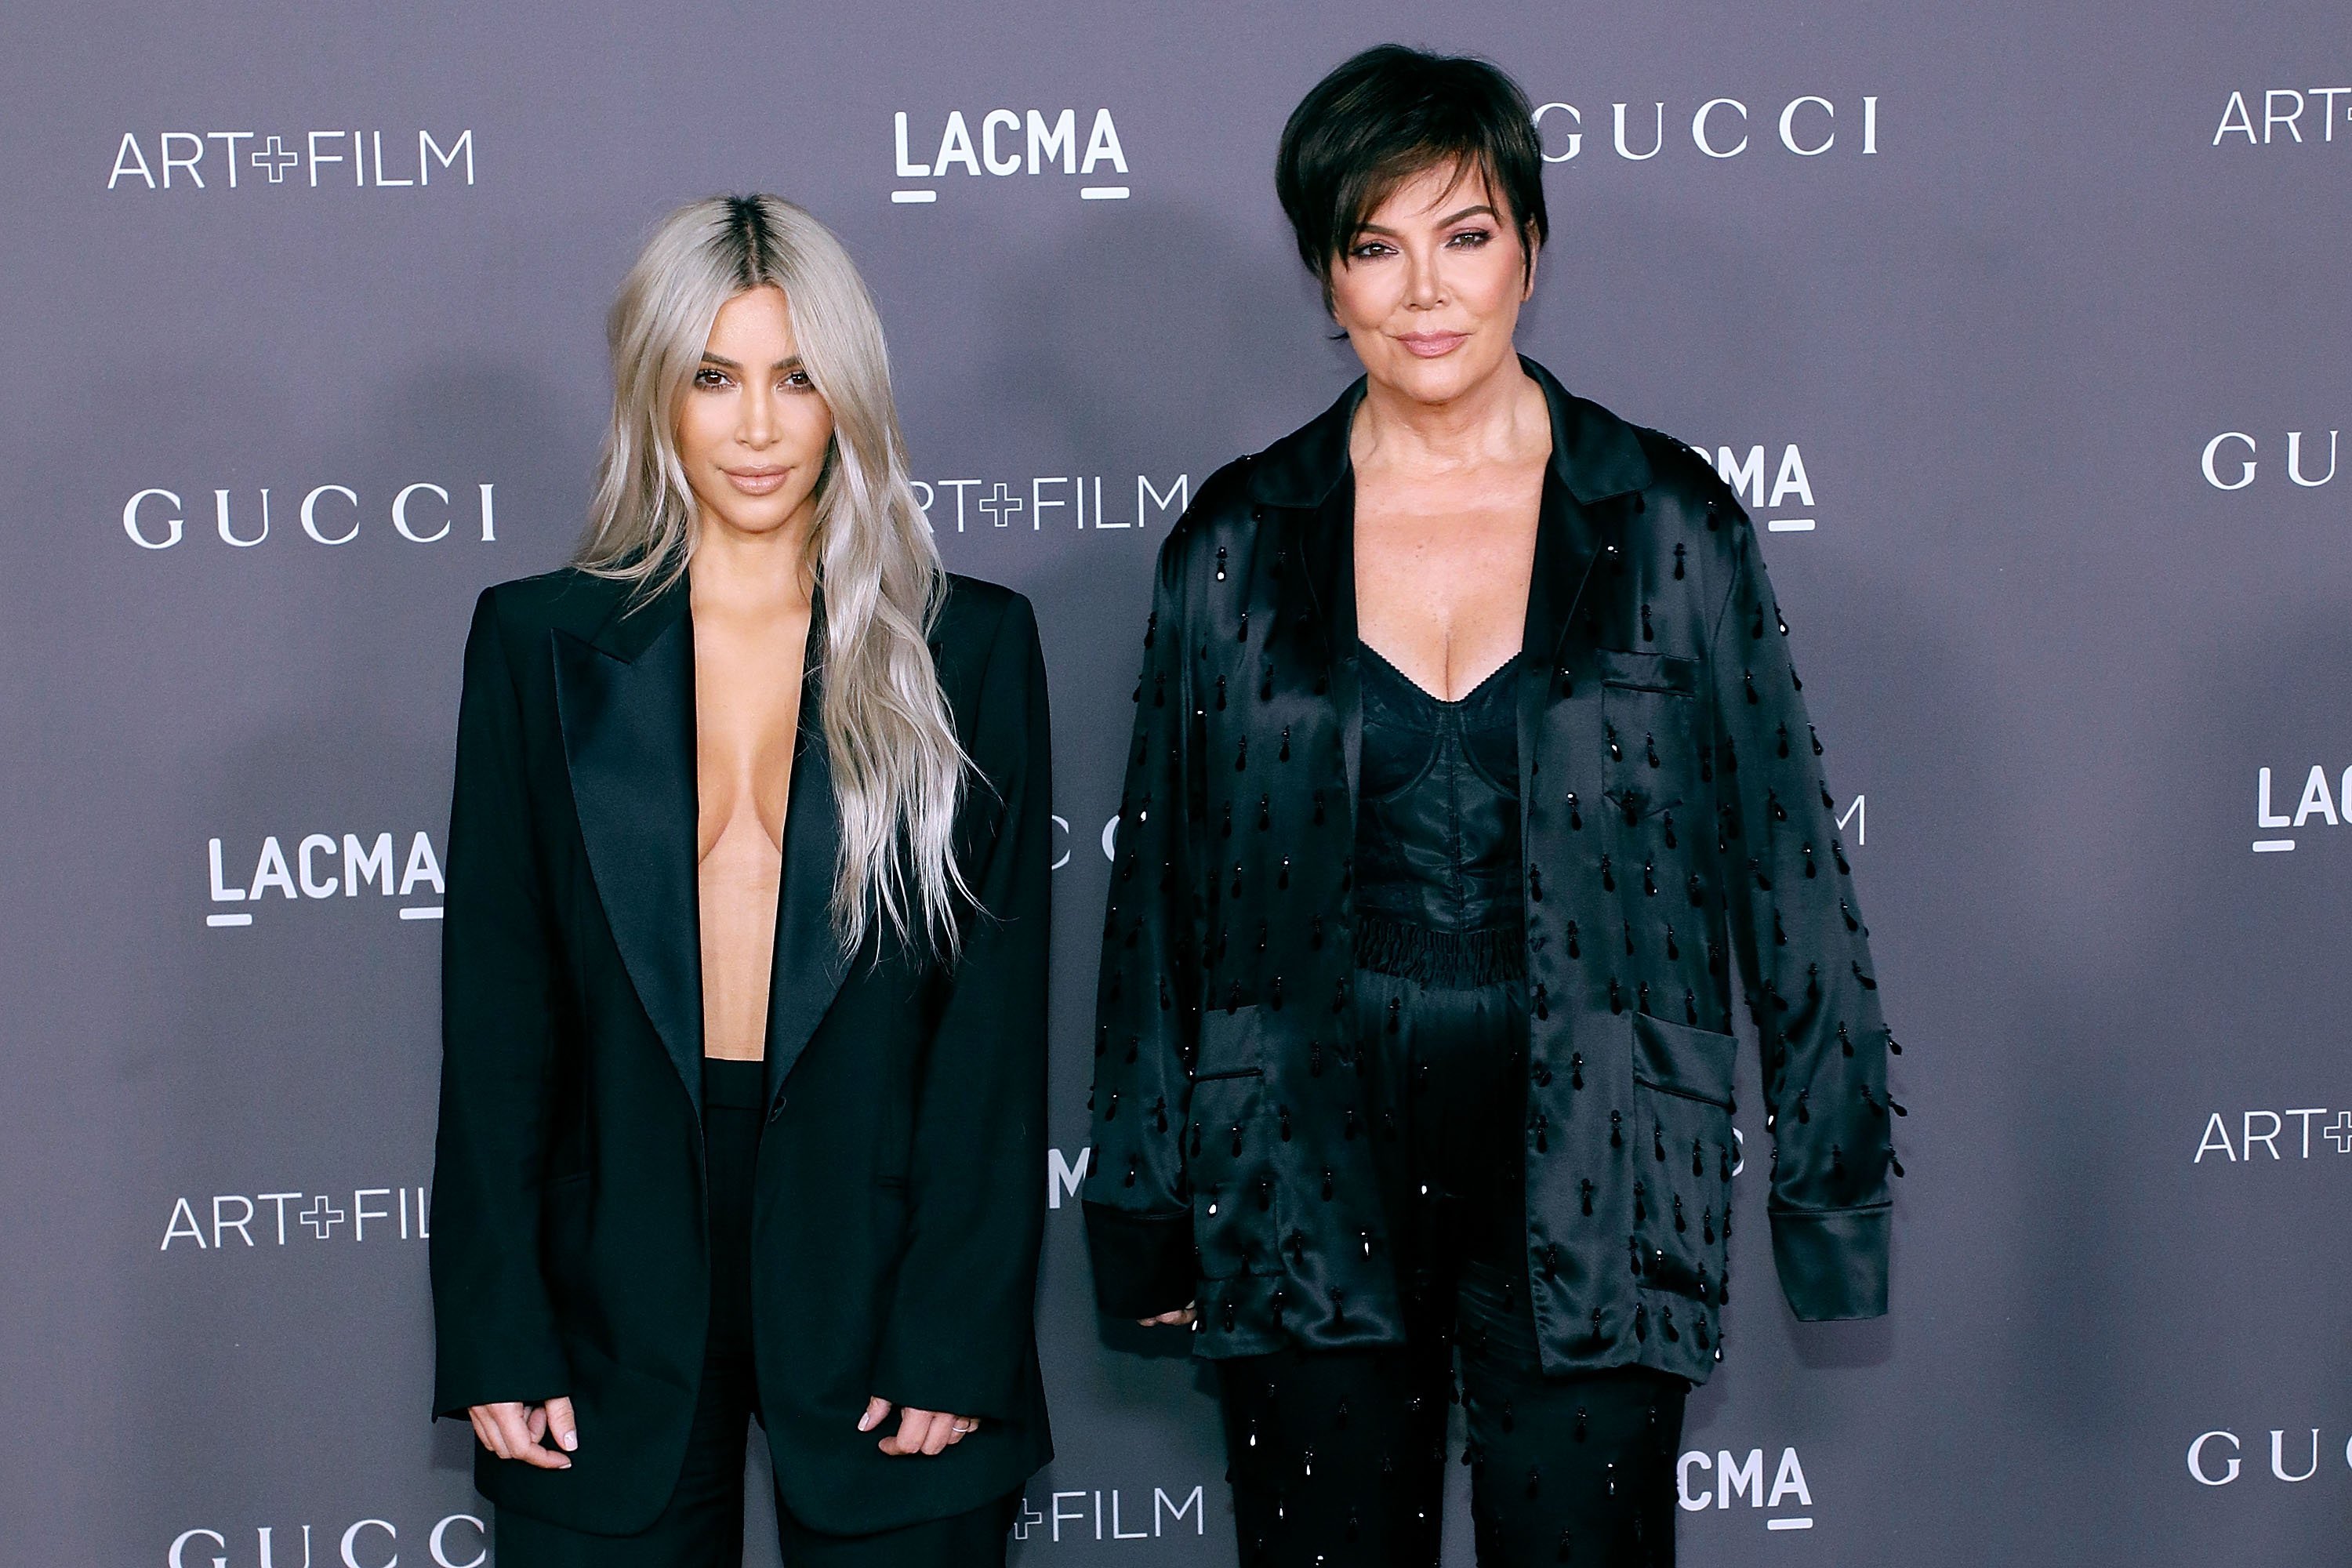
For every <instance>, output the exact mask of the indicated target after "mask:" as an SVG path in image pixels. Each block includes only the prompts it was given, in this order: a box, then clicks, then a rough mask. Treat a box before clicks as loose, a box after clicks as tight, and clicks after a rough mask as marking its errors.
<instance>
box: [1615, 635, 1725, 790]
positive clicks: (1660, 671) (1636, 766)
mask: <svg viewBox="0 0 2352 1568" xmlns="http://www.w3.org/2000/svg"><path fill="white" fill-rule="evenodd" d="M1594 651H1595V655H1596V657H1597V658H1599V660H1600V664H1601V725H1602V729H1603V739H1604V740H1605V741H1606V742H1607V745H1608V749H1609V760H1608V772H1607V779H1608V784H1607V788H1606V790H1605V791H1604V793H1605V794H1606V795H1607V796H1608V799H1609V803H1610V805H1612V807H1614V808H1615V809H1616V810H1617V811H1619V812H1621V813H1622V814H1623V815H1624V817H1625V820H1626V822H1627V823H1628V824H1633V823H1638V822H1640V821H1641V820H1642V819H1643V818H1644V817H1647V816H1654V815H1656V814H1657V813H1659V812H1662V811H1665V810H1668V809H1671V808H1672V807H1674V806H1676V805H1681V804H1682V800H1683V795H1684V792H1685V788H1686V787H1687V783H1688V780H1689V778H1690V777H1691V775H1692V774H1693V773H1695V771H1696V761H1697V756H1698V750H1697V746H1698V736H1699V733H1700V731H1699V727H1698V725H1699V721H1698V714H1699V707H1700V705H1699V701H1698V684H1699V663H1698V661H1697V660H1696V659H1691V658H1676V657H1675V656H1674V655H1672V654H1664V653H1632V652H1628V651H1626V650H1624V649H1622V648H1611V647H1604V648H1598V649H1596V650H1594Z"/></svg>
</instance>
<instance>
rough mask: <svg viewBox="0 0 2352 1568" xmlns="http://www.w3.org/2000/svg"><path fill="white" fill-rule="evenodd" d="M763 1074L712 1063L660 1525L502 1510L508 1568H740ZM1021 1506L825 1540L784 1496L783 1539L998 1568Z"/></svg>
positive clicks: (938, 1565)
mask: <svg viewBox="0 0 2352 1568" xmlns="http://www.w3.org/2000/svg"><path fill="white" fill-rule="evenodd" d="M761 1076H762V1075H761V1064H760V1063H758V1062H732V1061H719V1060H716V1059H710V1060H706V1061H705V1062H704V1063H703V1078H702V1085H703V1108H704V1110H703V1150H704V1159H705V1165H706V1169H707V1172H708V1174H709V1193H710V1337H709V1349H708V1351H707V1352H705V1354H704V1357H703V1364H702V1389H701V1393H700V1394H699V1396H698V1399H697V1400H696V1403H695V1407H694V1425H693V1426H692V1427H691V1428H690V1429H689V1430H688V1435H687V1439H686V1463H685V1465H684V1466H683V1467H682V1468H681V1469H680V1471H679V1474H678V1478H677V1489H676V1490H675V1491H673V1492H672V1493H671V1494H670V1500H669V1502H668V1504H667V1506H665V1507H664V1508H663V1510H662V1512H661V1517H660V1518H659V1519H657V1520H656V1521H654V1523H653V1526H652V1528H651V1529H649V1530H646V1531H641V1532H640V1533H638V1534H635V1535H625V1536H614V1535H589V1534H586V1533H584V1532H583V1531H575V1530H566V1529H564V1528H563V1527H562V1526H561V1525H554V1524H549V1523H547V1522H546V1521H542V1520H536V1519H530V1518H527V1517H525V1516H523V1515H521V1514H518V1513H514V1512H511V1511H510V1510H505V1509H500V1510H499V1514H498V1534H497V1546H498V1563H499V1568H742V1563H743V1472H744V1469H745V1463H744V1457H745V1456H744V1445H745V1442H746V1440H747V1438H748V1436H749V1435H750V1430H751V1421H752V1420H753V1419H754V1418H756V1417H757V1416H758V1415H759V1413H760V1407H759V1397H760V1396H759V1385H758V1383H757V1382H756V1380H755V1378H754V1375H753V1365H752V1357H751V1174H752V1171H753V1169H754V1167H755V1165H756V1163H757V1161H758V1158H759V1152H760V1131H761V1127H762V1126H763V1125H764V1119H763V1118H762V1116H761V1110H760V1102H761ZM905 1462H906V1463H907V1464H909V1465H919V1464H921V1463H923V1461H922V1460H921V1459H919V1458H910V1459H908V1460H906V1461H905ZM1015 1501H1016V1500H1014V1499H1012V1498H1008V1499H1006V1500H1004V1501H1003V1502H999V1503H991V1504H988V1505H987V1506H985V1507H983V1508H979V1509H975V1510H972V1511H971V1512H970V1513H965V1514H959V1515H957V1516H955V1517H954V1518H951V1519H942V1520H935V1521H931V1522H929V1523H927V1524H916V1525H909V1526H908V1527H906V1528H905V1529H903V1530H888V1531H882V1532H881V1533H879V1534H877V1535H821V1534H819V1533H817V1532H816V1531H813V1530H810V1529H809V1528H808V1527H807V1526H805V1525H803V1524H802V1523H801V1522H800V1521H798V1520H796V1519H794V1518H793V1515H792V1510H790V1509H788V1508H786V1507H785V1506H784V1500H783V1498H782V1495H781V1494H779V1495H778V1497H777V1498H776V1533H777V1538H778V1544H779V1545H780V1547H781V1548H782V1552H783V1560H784V1563H785V1564H786V1568H970V1565H978V1568H991V1565H996V1568H1001V1565H1002V1564H1003V1562H1004V1550H1005V1547H1004V1540H1005V1531H1006V1530H1007V1529H1009V1528H1010V1527H1011V1524H1012V1521H1013V1509H1014V1505H1015Z"/></svg>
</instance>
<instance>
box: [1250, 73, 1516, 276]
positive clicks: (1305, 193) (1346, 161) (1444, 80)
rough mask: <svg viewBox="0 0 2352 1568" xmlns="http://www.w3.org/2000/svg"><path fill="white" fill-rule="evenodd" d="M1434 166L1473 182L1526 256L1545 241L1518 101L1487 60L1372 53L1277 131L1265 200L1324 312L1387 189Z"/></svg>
mask: <svg viewBox="0 0 2352 1568" xmlns="http://www.w3.org/2000/svg"><path fill="white" fill-rule="evenodd" d="M1434 168H1453V169H1456V170H1458V171H1460V172H1461V173H1462V174H1465V175H1471V174H1478V175H1484V176H1485V178H1486V184H1487V185H1488V187H1489V188H1490V189H1491V190H1492V191H1493V193H1494V195H1496V198H1497V199H1499V200H1500V201H1501V203H1502V204H1503V205H1504V206H1505V207H1507V209H1508V211H1507V213H1506V214H1505V216H1506V217H1507V220H1508V221H1509V222H1510V223H1511V224H1512V226H1514V227H1516V228H1517V230H1518V236H1519V244H1520V247H1521V248H1522V249H1523V250H1525V251H1526V252H1527V253H1528V265H1529V266H1530V267H1532V266H1533V264H1534V253H1535V250H1536V248H1537V247H1538V246H1540V245H1541V244H1542V243H1543V241H1544V239H1545V237H1547V236H1548V235H1549V233H1550V223H1549V219H1548V218H1547V217H1546V216H1545V214H1544V195H1543V145H1542V143H1541V142H1538V140H1537V138H1536V124H1535V111H1534V110H1533V109H1532V108H1530V107H1529V105H1528V95H1527V94H1526V93H1524V92H1521V91H1520V90H1519V86H1518V84H1517V82H1515V81H1513V80H1512V79H1510V78H1509V77H1507V76H1505V75H1504V74H1503V73H1502V71H1501V69H1499V68H1497V67H1496V66H1494V65H1493V64H1491V63H1489V62H1488V61H1486V60H1482V59H1475V58H1469V57H1466V56H1459V55H1433V54H1428V53H1425V52H1423V51H1422V50H1420V49H1410V48H1407V47H1404V46H1403V45H1402V44H1381V45H1380V46H1378V47H1374V48H1369V49H1366V50H1365V51H1364V52H1363V53H1362V54H1360V55H1357V56H1356V57H1354V58H1351V59H1349V60H1347V61H1345V62H1344V63H1342V64H1341V65H1340V66H1339V68H1337V69H1335V70H1333V71H1332V72H1331V74H1330V75H1328V76H1327V77H1325V78H1324V79H1322V80H1321V81H1318V82H1317V83H1316V84H1315V86H1314V87H1313V89H1310V90H1309V91H1308V92H1307V96H1306V97H1305V98H1303V99H1301V100H1299V102H1298V107H1297V109H1294V110H1291V111H1290V120H1289V122H1288V123H1287V124H1286V125H1284V126H1283V128H1282V148H1281V151H1280V152H1279V153H1276V157H1275V164H1274V189H1275V194H1276V195H1277V196H1279V197H1280V198H1281V200H1282V210H1283V212H1284V214H1285V215H1286V216H1288V218H1289V219H1290V227H1291V232H1292V233H1293V234H1294V235H1296V236H1297V239H1298V258H1299V259H1300V260H1302V261H1304V262H1306V263H1307V270H1308V271H1310V272H1312V273H1314V274H1315V276H1316V278H1317V279H1318V281H1320V282H1321V283H1322V285H1323V302H1324V304H1325V305H1326V306H1328V305H1329V304H1330V302H1331V268H1332V267H1333V266H1334V265H1335V264H1336V263H1337V262H1339V259H1340V258H1341V256H1342V254H1343V253H1344V252H1345V251H1346V249H1347V247H1349V245H1350V244H1352V243H1354V241H1355V237H1356V235H1357V234H1358V232H1359V231H1360V230H1361V229H1362V227H1363V226H1364V224H1365V223H1366V222H1367V221H1368V220H1369V219H1370V216H1371V215H1372V213H1373V211H1374V210H1375V209H1377V208H1378V207H1379V206H1380V205H1381V203H1382V202H1384V201H1386V200H1387V199H1388V197H1389V195H1390V194H1391V192H1393V191H1394V190H1395V189H1396V188H1397V186H1399V185H1401V184H1403V183H1404V182H1406V181H1407V180H1410V179H1412V178H1413V177H1414V176H1415V175H1417V174H1423V173H1424V172H1425V171H1427V170H1430V169H1434Z"/></svg>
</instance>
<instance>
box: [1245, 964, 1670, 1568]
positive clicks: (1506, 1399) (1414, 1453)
mask: <svg viewBox="0 0 2352 1568" xmlns="http://www.w3.org/2000/svg"><path fill="white" fill-rule="evenodd" d="M1356 983H1357V984H1356V990H1357V997H1358V1012H1359V1016H1360V1018H1361V1020H1362V1034H1361V1041H1362V1044H1363V1045H1364V1047H1366V1048H1368V1049H1369V1050H1370V1051H1371V1052H1372V1053H1373V1054H1372V1058H1371V1061H1372V1063H1373V1064H1376V1068H1377V1072H1378V1074H1379V1077H1380V1079H1381V1094H1382V1098H1383V1100H1385V1101H1386V1102H1387V1104H1388V1105H1389V1107H1390V1108H1391V1110H1393V1111H1394V1113H1395V1114H1396V1116H1397V1118H1398V1122H1399V1136H1398V1139H1397V1152H1396V1153H1395V1154H1394V1155H1393V1156H1391V1158H1390V1160H1389V1161H1388V1167H1389V1168H1388V1169H1387V1170H1386V1171H1385V1172H1384V1173H1383V1174H1384V1178H1385V1181H1384V1187H1385V1191H1386V1194H1387V1204H1388V1207H1389V1216H1390V1220H1391V1225H1390V1234H1391V1238H1392V1240H1393V1242H1394V1244H1395V1246H1396V1247H1397V1248H1398V1268H1399V1278H1400V1281H1401V1283H1402V1287H1403V1290H1404V1294H1405V1313H1406V1342H1405V1343H1403V1344H1402V1345H1396V1346H1384V1347H1381V1348H1378V1349H1372V1350H1364V1351H1300V1350H1297V1349H1296V1348H1293V1349H1290V1350H1286V1351H1281V1352H1276V1353H1274V1354H1271V1355H1262V1356H1246V1357H1241V1358H1238V1359H1235V1360H1230V1361H1222V1362H1219V1363H1217V1370H1218V1374H1219V1392H1220V1395H1221V1402H1222V1405H1223V1414H1224V1426H1225V1447H1226V1454H1227V1458H1228V1459H1229V1461H1230V1464H1231V1476H1232V1479H1233V1488H1234V1519H1235V1524H1236V1527H1237V1530H1238V1532H1239V1535H1240V1545H1241V1563H1242V1565H1243V1568H1318V1565H1322V1568H1343V1565H1344V1568H1408V1565H1409V1568H1431V1565H1433V1564H1435V1563H1437V1562H1438V1552H1439V1521H1440V1515H1441V1512H1442V1509H1443V1504H1444V1463H1445V1426H1446V1416H1447V1413H1448V1410H1449V1408H1450V1406H1451V1405H1452V1403H1453V1402H1454V1399H1456V1398H1457V1397H1458V1398H1459V1399H1460V1400H1461V1402H1462V1404H1463V1405H1464V1407H1465V1415H1466V1416H1467V1420H1468V1427H1469V1438H1468V1444H1467V1447H1465V1450H1464V1453H1463V1462H1464V1463H1465V1464H1467V1465H1468V1466H1469V1467H1470V1468H1471V1512H1472V1516H1473V1519H1474V1521H1475V1542H1476V1548H1477V1560H1478V1563H1480V1565H1481V1568H1522V1565H1533V1564H1536V1563H1581V1564H1587V1565H1591V1564H1609V1565H1612V1568H1614V1565H1618V1564H1625V1565H1634V1564H1639V1565H1643V1568H1647V1565H1650V1564H1670V1563H1673V1561H1674V1548H1675V1542H1674V1531H1675V1494H1674V1462H1675V1451H1676V1449H1677V1448H1678V1447H1680V1443H1681V1436H1682V1424H1683V1403H1684V1399H1685V1395H1686V1394H1688V1393H1689V1387H1690V1385H1689V1384H1686V1383H1685V1382H1684V1380H1682V1379H1681V1378H1678V1377H1674V1376H1670V1375H1668V1374H1666V1373H1656V1372H1651V1371H1648V1370H1647V1369H1644V1368H1637V1367H1629V1368H1621V1369H1617V1370H1613V1371H1610V1372H1603V1373H1591V1374H1586V1375H1580V1376H1575V1377H1569V1378H1548V1377H1546V1376H1545V1375H1544V1374H1543V1373H1542V1370H1541V1363H1540V1360H1539V1359H1538V1352H1537V1347H1536V1338H1535V1320H1534V1312H1533V1310H1532V1308H1531V1307H1530V1306H1529V1304H1528V1282H1527V1281H1528V1276H1527V1258H1526V1236H1525V1224H1524V1219H1523V1214H1524V1204H1525V1198H1524V1195H1523V1194H1524V1184H1523V1179H1522V1175H1521V1165H1520V1161H1521V1158H1522V1146H1523V1143H1524V1132H1523V1130H1522V1127H1521V1123H1522V1121H1523V1120H1524V1116H1525V1098H1524V1097H1525V1089H1524V1083H1525V1076H1526V1072H1527V1058H1526V1049H1527V1044H1526V1043H1527V1017H1526V1013H1525V1010H1524V1004H1523V1002H1522V1001H1521V1000H1520V997H1521V994H1522V992H1523V989H1524V988H1523V986H1522V985H1521V984H1519V983H1518V982H1517V981H1507V982H1496V983H1495V984H1486V985H1481V986H1476V987H1474V988H1465V989H1459V990H1454V989H1433V988H1430V987H1427V986H1423V985H1422V984H1419V983H1417V982H1415V981H1412V980H1408V979H1404V978H1401V977H1398V976H1394V975H1390V974H1384V973H1376V972H1373V971H1370V970H1360V971H1359V972H1358V973H1357V976H1356ZM1457 1357H1458V1359H1459V1375H1460V1381H1459V1385H1458V1393H1457V1387H1456V1383H1455V1371H1456V1367H1455V1363H1456V1359H1457Z"/></svg>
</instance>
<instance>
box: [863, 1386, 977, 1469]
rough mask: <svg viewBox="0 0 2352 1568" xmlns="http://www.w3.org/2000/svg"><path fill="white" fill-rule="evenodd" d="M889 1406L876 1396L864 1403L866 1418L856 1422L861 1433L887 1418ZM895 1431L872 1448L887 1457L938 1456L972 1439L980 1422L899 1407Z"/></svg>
mask: <svg viewBox="0 0 2352 1568" xmlns="http://www.w3.org/2000/svg"><path fill="white" fill-rule="evenodd" d="M891 1408H892V1406H891V1404H890V1402H889V1401H888V1400H887V1399H885V1398H883V1397H882V1396H881V1395H879V1394H876V1395H875V1396H874V1397H873V1398H871V1399H868V1400H867V1401H866V1414H865V1415H861V1416H859V1417H858V1418H857V1429H858V1430H859V1431H860V1432H871V1431H873V1430H874V1429H875V1428H876V1427H877V1426H881V1425H882V1423H884V1422H885V1421H887V1420H888V1419H889V1418H890V1411H891ZM897 1408H898V1431H896V1432H894V1433H892V1434H891V1435H890V1436H887V1437H885V1438H883V1439H882V1441H881V1442H879V1443H877V1445H875V1446H876V1447H878V1448H880V1449H881V1450H882V1451H883V1452H884V1453H886V1454H938V1453H943V1452H945V1451H946V1450H947V1449H950V1448H952V1447H955V1446H956V1445H957V1444H958V1443H961V1442H962V1441H963V1440H964V1439H965V1438H966V1437H969V1436H971V1434H972V1433H973V1432H974V1431H976V1430H977V1429H978V1428H979V1426H980V1422H979V1421H978V1419H976V1418H975V1417H973V1416H970V1415H949V1414H947V1413H946V1412H945V1411H941V1410H918V1409H916V1408H915V1407H914V1406H913V1405H899V1406H898V1407H897Z"/></svg>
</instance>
